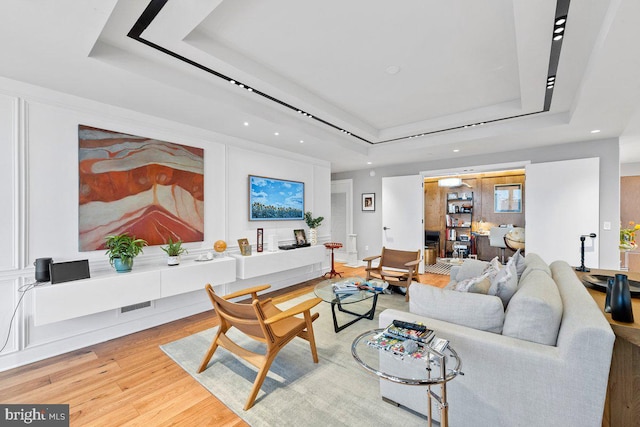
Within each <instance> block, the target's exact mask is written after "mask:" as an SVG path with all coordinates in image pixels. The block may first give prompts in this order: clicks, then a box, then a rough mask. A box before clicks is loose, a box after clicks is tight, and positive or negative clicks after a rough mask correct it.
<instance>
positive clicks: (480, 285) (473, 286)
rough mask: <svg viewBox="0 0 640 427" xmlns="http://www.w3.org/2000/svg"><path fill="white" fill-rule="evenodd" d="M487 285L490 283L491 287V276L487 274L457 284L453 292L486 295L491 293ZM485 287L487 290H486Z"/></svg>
mask: <svg viewBox="0 0 640 427" xmlns="http://www.w3.org/2000/svg"><path fill="white" fill-rule="evenodd" d="M485 283H488V285H489V287H490V286H491V281H490V280H489V275H488V274H486V273H485V274H483V275H481V276H477V277H471V278H469V279H464V280H462V281H460V282H458V283H456V286H455V287H454V288H453V290H454V291H458V292H475V293H484V294H486V293H487V292H488V291H489V287H486V285H485ZM485 287H486V290H484V289H485ZM483 290H484V291H483Z"/></svg>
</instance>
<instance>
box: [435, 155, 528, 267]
mask: <svg viewBox="0 0 640 427" xmlns="http://www.w3.org/2000/svg"><path fill="white" fill-rule="evenodd" d="M525 163H528V162H519V163H516V164H508V165H493V166H490V165H489V166H480V167H472V168H471V167H470V168H464V170H463V172H462V173H460V172H456V171H434V172H430V173H424V174H423V177H424V201H425V203H424V224H425V227H424V229H425V235H429V240H430V241H431V242H434V243H431V245H430V246H429V248H430V249H435V252H436V257H437V258H453V257H456V256H459V257H461V258H464V257H469V256H472V257H477V258H478V259H481V260H484V261H489V260H491V259H493V258H494V257H496V256H498V257H500V258H501V257H502V251H503V250H504V255H505V258H506V257H509V256H511V255H513V253H515V251H514V250H512V249H510V248H509V247H505V248H502V247H499V246H496V243H495V242H492V241H491V240H490V231H491V229H492V228H495V227H500V226H505V227H507V228H513V227H522V228H524V226H525V211H526V206H525V203H524V192H525V169H524V165H525ZM502 190H505V191H507V193H506V194H510V195H511V196H513V197H514V200H512V201H511V202H512V204H511V205H510V206H509V207H508V208H503V207H501V206H497V207H496V205H495V202H496V200H497V199H496V194H497V193H496V191H498V192H501V191H502ZM500 194H502V193H500ZM434 236H436V237H434ZM494 240H495V239H494ZM492 243H493V244H492ZM502 246H505V245H504V244H503V245H502ZM430 261H431V263H433V260H430Z"/></svg>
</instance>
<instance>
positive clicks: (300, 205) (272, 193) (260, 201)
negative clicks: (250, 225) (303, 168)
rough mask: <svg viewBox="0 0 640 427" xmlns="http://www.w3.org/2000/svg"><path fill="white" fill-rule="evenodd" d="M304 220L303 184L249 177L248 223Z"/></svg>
mask: <svg viewBox="0 0 640 427" xmlns="http://www.w3.org/2000/svg"><path fill="white" fill-rule="evenodd" d="M284 219H289V220H293V219H296V220H299V219H304V182H298V181H286V180H283V179H275V178H265V177H263V176H254V175H249V221H256V220H258V221H269V220H284Z"/></svg>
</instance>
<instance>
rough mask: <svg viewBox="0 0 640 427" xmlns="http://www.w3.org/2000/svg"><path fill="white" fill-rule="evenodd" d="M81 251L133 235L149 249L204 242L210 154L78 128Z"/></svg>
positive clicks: (96, 248)
mask: <svg viewBox="0 0 640 427" xmlns="http://www.w3.org/2000/svg"><path fill="white" fill-rule="evenodd" d="M78 141H79V160H78V161H79V175H80V183H79V241H80V243H79V249H80V251H92V250H98V249H104V248H105V245H104V242H105V237H106V236H109V235H112V234H122V233H129V234H130V235H132V236H135V237H137V238H140V239H145V240H146V241H147V242H148V243H149V245H150V246H151V245H162V244H165V243H166V242H167V241H168V240H169V238H171V239H172V240H173V241H174V242H175V241H177V240H182V241H183V242H200V241H203V240H204V150H203V149H202V148H195V147H188V146H185V145H180V144H175V143H171V142H166V141H160V140H156V139H151V138H145V137H140V136H135V135H128V134H124V133H119V132H113V131H109V130H104V129H98V128H94V127H90V126H84V125H79V126H78Z"/></svg>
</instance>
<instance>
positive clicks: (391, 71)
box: [386, 65, 400, 75]
mask: <svg viewBox="0 0 640 427" xmlns="http://www.w3.org/2000/svg"><path fill="white" fill-rule="evenodd" d="M386 71H387V74H391V75H394V74H398V73H399V72H400V67H399V66H397V65H391V66H389V67H387V69H386Z"/></svg>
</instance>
